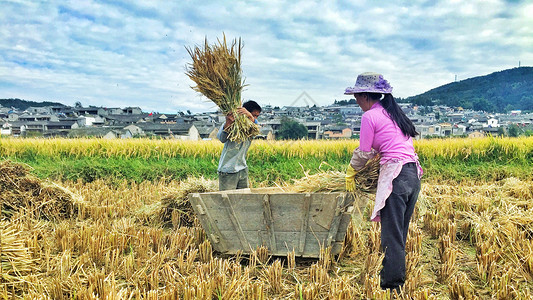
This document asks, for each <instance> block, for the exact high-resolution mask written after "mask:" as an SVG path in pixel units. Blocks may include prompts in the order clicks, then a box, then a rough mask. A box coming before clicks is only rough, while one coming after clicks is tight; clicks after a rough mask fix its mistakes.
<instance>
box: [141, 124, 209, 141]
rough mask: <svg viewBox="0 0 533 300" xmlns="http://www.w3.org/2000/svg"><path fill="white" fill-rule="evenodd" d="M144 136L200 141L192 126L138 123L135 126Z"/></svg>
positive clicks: (195, 129)
mask: <svg viewBox="0 0 533 300" xmlns="http://www.w3.org/2000/svg"><path fill="white" fill-rule="evenodd" d="M136 126H138V127H139V128H141V129H142V131H143V132H144V133H145V134H146V135H152V136H161V137H168V138H174V139H180V140H192V141H198V140H200V133H199V132H198V129H197V128H196V126H194V124H191V123H187V124H159V123H148V122H145V123H138V124H136Z"/></svg>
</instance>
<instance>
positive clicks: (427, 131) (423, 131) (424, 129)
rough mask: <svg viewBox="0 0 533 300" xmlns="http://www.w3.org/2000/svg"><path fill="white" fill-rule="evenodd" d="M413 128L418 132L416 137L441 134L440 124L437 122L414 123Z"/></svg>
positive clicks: (421, 137)
mask: <svg viewBox="0 0 533 300" xmlns="http://www.w3.org/2000/svg"><path fill="white" fill-rule="evenodd" d="M415 129H416V131H417V132H418V133H419V135H418V136H417V139H423V138H426V137H431V136H441V126H440V125H438V124H422V125H416V126H415Z"/></svg>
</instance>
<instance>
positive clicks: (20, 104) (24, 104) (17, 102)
mask: <svg viewBox="0 0 533 300" xmlns="http://www.w3.org/2000/svg"><path fill="white" fill-rule="evenodd" d="M0 105H1V106H3V107H14V108H17V109H19V110H26V109H27V108H28V107H30V106H33V107H43V106H65V105H64V104H62V103H59V102H49V101H44V102H34V101H28V100H21V99H0Z"/></svg>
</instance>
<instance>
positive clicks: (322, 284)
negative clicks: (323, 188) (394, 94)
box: [0, 139, 533, 299]
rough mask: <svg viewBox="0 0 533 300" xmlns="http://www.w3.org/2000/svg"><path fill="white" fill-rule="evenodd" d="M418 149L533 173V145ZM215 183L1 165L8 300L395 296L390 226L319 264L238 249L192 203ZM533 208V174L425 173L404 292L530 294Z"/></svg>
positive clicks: (368, 230)
mask: <svg viewBox="0 0 533 300" xmlns="http://www.w3.org/2000/svg"><path fill="white" fill-rule="evenodd" d="M1 143H2V144H1V147H0V151H1V155H2V157H10V158H12V157H19V158H21V157H26V155H35V156H36V155H38V156H41V157H46V156H51V157H52V156H59V157H69V156H75V157H76V156H77V157H80V158H81V157H86V156H91V155H92V156H107V157H116V156H121V157H123V158H124V159H125V160H127V159H131V157H143V158H150V157H151V156H150V155H160V157H163V156H173V157H179V156H180V155H181V156H188V155H193V156H195V157H196V158H197V159H204V160H205V159H208V160H210V159H211V157H213V156H214V157H217V156H218V153H219V152H218V151H220V150H221V145H219V144H217V143H213V142H201V143H183V142H182V143H175V142H173V141H166V140H164V141H163V140H131V141H104V140H74V141H73V140H15V139H13V140H5V139H3V140H1ZM356 143H357V142H356V141H340V142H336V143H335V142H331V141H327V142H322V143H320V142H314V141H313V142H293V143H282V142H277V143H268V142H258V143H256V142H254V145H253V147H252V148H251V149H250V155H255V156H258V157H261V156H265V157H266V156H269V155H274V156H278V157H279V158H283V159H290V158H294V159H296V158H298V157H303V158H305V157H308V156H318V157H324V160H326V159H327V158H328V157H329V156H328V155H339V156H342V157H344V155H345V154H343V153H342V152H343V151H348V152H351V150H353V147H354V145H356ZM416 147H417V151H418V152H419V155H420V156H421V158H423V159H424V161H425V163H426V164H431V163H433V164H434V163H435V161H436V160H445V159H447V160H450V161H452V162H453V161H456V162H461V161H464V160H465V159H471V158H472V157H474V158H475V157H479V160H481V161H489V156H490V157H492V159H497V158H498V157H499V158H500V159H515V160H520V161H524V162H526V163H528V162H529V166H527V165H526V166H525V168H530V166H531V164H530V163H531V157H532V156H531V152H532V149H533V140H532V139H482V140H431V141H419V142H417V144H416ZM450 149H452V150H450ZM268 151H271V152H268ZM276 151H277V152H276ZM280 152H282V153H283V155H280V154H279V153H280ZM495 157H496V158H495ZM530 174H531V173H530ZM294 179H299V178H294ZM293 183H294V181H291V182H287V183H286V184H288V185H289V184H293ZM254 184H255V185H256V186H264V185H263V184H264V183H261V182H256V183H254ZM216 188H217V182H216V181H215V180H213V178H207V177H200V176H191V177H189V178H187V179H183V180H169V179H168V178H160V180H146V181H143V182H139V183H137V182H132V181H128V180H123V181H120V182H113V183H110V182H109V181H107V180H100V179H96V180H93V181H91V182H86V181H83V180H73V181H69V180H65V181H52V180H49V179H39V178H37V177H35V176H33V175H32V173H31V168H28V167H24V166H20V165H18V164H6V163H3V168H2V174H0V204H1V208H2V209H1V221H0V263H1V264H0V271H1V272H0V299H33V298H39V299H389V298H390V295H388V294H387V292H384V291H382V290H380V288H379V269H380V263H381V259H382V255H381V253H380V251H379V247H380V245H379V223H371V222H368V221H364V222H360V221H358V220H356V219H354V220H353V222H352V224H350V226H349V228H348V233H347V235H346V238H345V243H344V248H343V250H342V252H341V254H340V255H338V256H331V255H330V254H329V252H328V249H323V251H322V252H321V255H320V257H319V258H318V259H301V258H298V257H295V254H294V252H290V251H288V252H287V255H286V256H284V257H271V256H269V255H268V251H267V249H265V248H258V249H254V251H253V252H252V254H250V255H235V256H229V257H228V256H224V255H221V254H219V253H216V252H213V250H212V247H211V244H210V243H209V240H208V239H207V238H206V236H205V232H204V231H203V229H202V228H201V226H200V225H199V223H198V221H197V220H196V218H195V217H194V214H193V213H192V212H191V210H190V207H188V206H187V204H188V203H187V201H186V195H187V194H189V193H190V192H203V191H213V190H216ZM369 197H370V198H371V196H369ZM371 205H372V202H369V204H368V206H367V210H366V211H365V214H366V215H367V216H368V214H369V211H370V209H371ZM532 206H533V176H531V175H530V176H521V177H520V178H518V177H512V176H507V177H505V178H500V179H497V180H495V179H492V177H491V179H489V180H487V179H485V178H477V179H468V180H463V181H457V180H443V179H442V177H432V176H427V177H426V179H424V180H423V183H422V191H421V195H420V198H419V202H418V203H417V207H416V211H415V214H414V216H413V221H412V223H411V228H410V233H409V237H408V242H407V261H408V265H407V282H406V285H405V289H404V294H402V295H400V299H531V298H532V294H533V278H532V277H533V242H532V240H533V239H532V237H533V209H532Z"/></svg>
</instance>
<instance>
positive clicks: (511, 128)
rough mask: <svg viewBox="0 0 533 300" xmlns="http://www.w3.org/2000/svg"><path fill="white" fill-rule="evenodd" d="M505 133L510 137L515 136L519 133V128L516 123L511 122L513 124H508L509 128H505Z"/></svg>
mask: <svg viewBox="0 0 533 300" xmlns="http://www.w3.org/2000/svg"><path fill="white" fill-rule="evenodd" d="M507 134H508V135H509V136H510V137H517V136H519V135H520V128H518V125H516V124H513V125H511V126H509V129H508V130H507Z"/></svg>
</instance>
